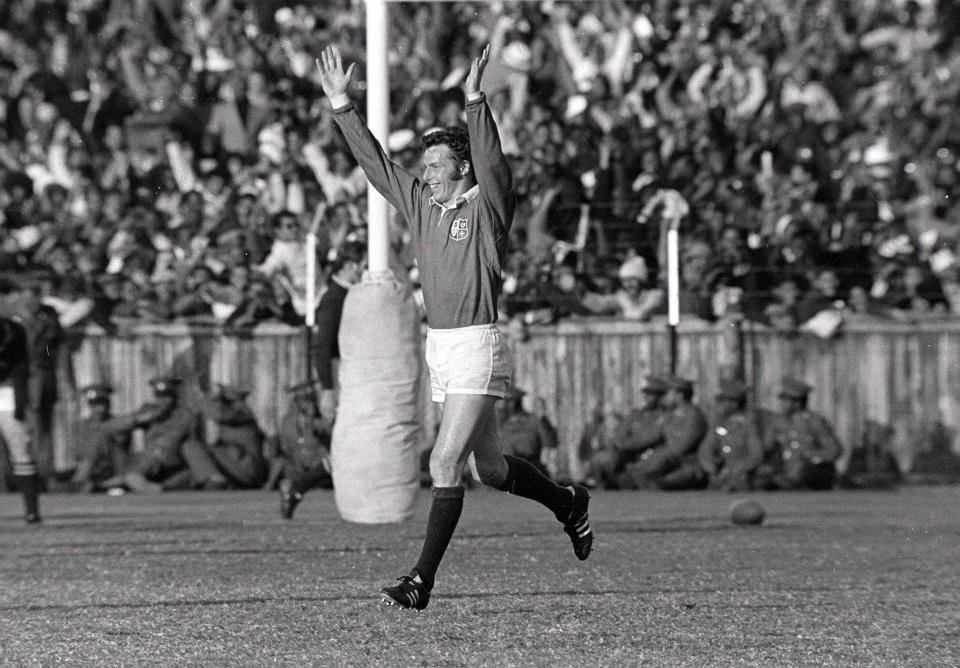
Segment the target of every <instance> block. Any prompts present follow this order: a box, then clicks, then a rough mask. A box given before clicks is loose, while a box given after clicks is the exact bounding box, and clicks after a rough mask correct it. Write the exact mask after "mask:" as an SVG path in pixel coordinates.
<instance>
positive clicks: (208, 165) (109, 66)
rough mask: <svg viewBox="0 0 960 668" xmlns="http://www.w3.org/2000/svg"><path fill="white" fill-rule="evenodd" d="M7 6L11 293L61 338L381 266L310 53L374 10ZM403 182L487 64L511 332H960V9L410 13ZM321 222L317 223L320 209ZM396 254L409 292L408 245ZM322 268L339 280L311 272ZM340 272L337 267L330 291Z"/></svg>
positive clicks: (159, 4) (393, 66) (280, 304)
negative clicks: (314, 244)
mask: <svg viewBox="0 0 960 668" xmlns="http://www.w3.org/2000/svg"><path fill="white" fill-rule="evenodd" d="M288 2H289V4H288V3H285V2H281V1H278V0H260V1H258V2H252V1H244V0H206V1H204V0H190V1H183V0H12V1H11V2H6V3H3V5H2V7H0V26H2V29H0V178H2V185H3V187H2V192H0V212H2V213H0V218H2V220H0V272H15V273H17V274H19V275H21V276H23V275H28V274H29V275H33V276H35V277H36V280H35V285H36V288H37V291H38V294H39V296H40V297H41V298H42V299H43V301H44V302H45V303H46V304H47V305H48V306H50V307H52V308H53V309H54V310H55V311H56V312H57V314H58V316H59V318H60V323H61V325H63V326H65V327H74V326H84V325H90V324H93V323H96V324H98V325H100V326H102V327H105V328H108V329H110V328H117V327H118V326H120V325H123V324H124V323H128V322H169V321H187V322H191V323H211V324H220V325H223V326H225V327H228V328H229V327H236V328H241V329H242V328H244V327H249V326H252V325H255V324H256V323H258V322H260V321H263V320H275V321H281V322H287V323H290V324H296V323H298V322H300V321H301V319H302V317H303V313H304V312H305V310H306V308H307V306H306V302H305V295H306V290H305V285H306V283H305V282H306V276H305V265H306V261H305V253H304V240H303V239H304V233H305V231H306V230H308V229H310V228H311V227H312V228H313V229H316V230H317V231H318V234H319V237H320V245H319V254H320V257H321V260H322V261H324V262H327V261H332V260H334V259H335V258H336V256H337V253H338V252H339V249H341V248H342V247H343V244H345V243H348V242H351V241H356V242H359V243H363V242H364V235H365V215H366V204H365V197H366V184H365V181H364V179H363V177H362V174H361V173H360V172H359V170H358V169H357V167H356V164H355V163H354V162H353V160H352V158H351V156H350V154H349V151H347V150H346V149H345V146H344V144H343V141H342V139H341V138H340V136H339V134H338V130H337V129H336V127H335V125H334V124H333V122H332V118H331V113H330V106H329V102H328V101H327V100H325V99H324V98H323V96H322V93H321V92H320V88H319V85H318V82H317V78H316V70H315V68H314V57H315V56H316V54H318V53H319V51H320V49H321V47H322V46H324V45H326V44H329V43H336V44H337V45H339V47H340V49H341V50H342V51H343V52H344V54H345V59H346V60H348V61H356V62H357V63H358V64H359V66H360V72H358V76H356V77H355V80H356V81H357V90H356V91H355V95H354V97H355V98H356V99H357V101H358V102H360V103H361V104H362V103H363V97H364V95H363V94H364V90H363V86H364V84H363V82H364V80H365V77H364V74H363V64H364V59H365V47H364V3H363V2H359V1H357V2H350V1H349V0H326V1H324V2H314V3H303V4H297V3H296V2H295V0H288ZM389 12H390V25H391V29H390V32H389V34H390V48H389V64H390V72H391V76H390V82H391V109H392V110H393V112H392V118H391V119H390V123H391V128H392V132H391V134H390V136H389V140H388V142H387V143H388V146H389V149H390V150H391V152H392V153H393V155H394V156H395V158H396V159H397V160H399V161H401V162H403V163H404V164H408V165H410V166H411V167H413V168H416V159H417V157H418V155H417V150H416V149H417V137H418V136H419V134H420V133H422V132H423V131H424V130H427V129H429V128H431V127H435V126H438V125H446V124H451V123H456V122H458V121H459V120H460V118H461V115H462V112H463V94H462V90H461V88H460V85H461V83H462V80H463V77H464V76H465V74H466V71H467V66H468V64H469V62H470V58H472V57H474V56H475V55H476V54H477V53H478V52H479V49H480V47H481V45H482V44H484V43H490V44H491V45H492V62H491V63H490V66H489V68H488V71H487V74H486V76H485V79H484V84H485V89H486V92H487V95H488V99H489V101H490V103H491V106H492V107H493V109H494V112H495V114H496V116H497V119H498V123H499V126H500V128H501V133H502V141H503V145H504V148H505V152H506V153H507V154H508V156H509V157H510V159H511V160H512V164H513V170H514V176H515V181H516V185H517V188H518V194H519V198H520V199H519V206H518V210H517V216H516V220H515V223H514V232H513V239H512V241H513V243H512V247H511V248H512V250H511V254H510V256H509V259H508V263H507V267H506V271H505V276H504V297H503V313H504V315H505V316H506V317H509V318H518V319H521V320H523V321H525V322H528V323H530V322H543V321H552V320H554V319H556V318H558V317H566V316H580V317H589V316H593V315H612V316H619V317H625V318H632V319H639V320H644V319H649V318H652V317H657V315H658V314H660V313H663V312H664V311H665V304H664V301H665V300H664V298H663V291H662V289H661V286H662V285H663V273H664V264H665V263H664V252H663V239H664V237H665V235H664V230H665V229H666V228H667V227H668V226H670V225H678V226H679V229H680V234H681V238H682V240H683V241H682V247H681V259H682V263H681V267H682V268H681V288H682V292H681V309H682V312H683V313H685V314H686V315H685V317H697V318H701V319H704V320H714V319H716V318H721V317H724V316H726V315H727V314H730V313H739V314H744V315H746V317H749V318H751V319H753V320H755V321H759V322H763V323H766V324H768V325H771V326H774V327H780V328H785V329H795V328H797V327H799V326H801V325H804V324H805V323H807V324H809V323H810V322H811V318H812V317H813V316H816V315H818V314H823V312H824V311H826V312H828V313H830V314H833V318H826V319H825V320H823V319H821V321H816V320H814V321H815V323H816V324H815V325H812V326H815V327H817V328H819V329H818V331H821V330H823V329H824V328H825V329H826V330H827V331H829V330H831V328H832V327H833V326H834V324H833V323H835V319H836V318H837V317H843V318H860V319H872V318H898V319H919V318H931V317H948V316H950V315H954V314H957V313H960V272H958V269H960V261H958V255H960V246H958V241H960V239H958V234H957V229H958V227H957V225H956V218H957V205H956V202H958V201H960V197H958V195H960V179H958V171H960V132H958V129H957V128H956V120H955V119H956V114H955V113H954V109H955V107H956V103H957V102H958V97H960V48H958V45H960V41H958V39H957V32H956V30H955V26H956V25H957V24H958V22H960V11H958V10H957V8H956V6H955V3H953V2H950V1H949V0H843V1H841V0H800V1H796V2H786V1H785V0H710V1H704V0H646V1H618V0H613V1H610V2H563V1H553V0H546V1H545V2H482V3H471V2H462V3H397V4H390V5H389ZM321 205H323V206H321ZM390 233H391V244H392V248H393V249H394V251H395V258H393V260H394V262H395V264H396V266H397V268H398V269H399V270H400V272H401V274H406V275H409V276H410V277H411V280H412V281H414V283H415V281H416V275H417V274H416V268H415V266H414V264H413V260H412V258H411V257H410V255H409V252H408V249H407V247H406V245H405V239H406V236H405V231H404V229H403V224H402V221H399V220H393V221H391V225H390ZM322 266H323V265H322ZM322 280H323V273H322V272H321V286H320V288H321V291H322V287H323V286H322Z"/></svg>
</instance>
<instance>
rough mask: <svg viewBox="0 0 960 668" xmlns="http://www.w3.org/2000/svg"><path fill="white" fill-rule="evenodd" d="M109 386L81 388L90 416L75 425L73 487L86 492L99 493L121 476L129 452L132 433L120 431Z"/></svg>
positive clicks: (96, 385) (71, 482) (99, 385)
mask: <svg viewBox="0 0 960 668" xmlns="http://www.w3.org/2000/svg"><path fill="white" fill-rule="evenodd" d="M111 394H113V388H112V387H110V386H109V385H104V384H95V385H88V386H87V387H84V388H81V389H80V395H81V397H83V400H84V401H86V403H87V406H88V408H89V410H90V414H89V415H88V416H87V417H85V418H82V419H81V420H78V421H77V423H76V425H75V426H74V438H75V439H76V440H75V441H74V443H75V448H76V453H77V467H76V469H75V470H74V472H73V476H72V477H71V479H70V484H71V487H73V488H74V489H76V490H79V491H84V492H94V491H99V490H102V489H105V488H104V485H103V483H104V482H106V481H108V480H110V479H111V478H114V477H115V476H117V475H119V474H121V473H122V472H123V471H124V469H125V468H126V463H127V456H128V455H129V451H130V432H129V431H124V430H122V429H118V423H117V422H116V421H115V420H114V418H113V417H112V416H111V414H110V395H111Z"/></svg>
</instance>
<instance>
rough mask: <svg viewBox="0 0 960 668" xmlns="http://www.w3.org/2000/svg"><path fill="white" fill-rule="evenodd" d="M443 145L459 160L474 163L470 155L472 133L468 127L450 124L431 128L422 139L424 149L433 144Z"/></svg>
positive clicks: (421, 146) (421, 144)
mask: <svg viewBox="0 0 960 668" xmlns="http://www.w3.org/2000/svg"><path fill="white" fill-rule="evenodd" d="M441 145H445V146H447V147H448V148H449V149H450V152H451V153H453V157H454V158H456V159H457V162H469V163H470V164H471V165H472V164H473V159H472V158H471V157H470V135H469V134H468V133H467V130H466V128H463V127H460V126H458V125H448V126H447V127H445V128H437V129H435V130H430V131H428V132H427V133H426V134H424V135H423V137H422V138H421V139H420V148H421V149H422V150H424V151H426V150H427V149H428V148H430V147H431V146H441Z"/></svg>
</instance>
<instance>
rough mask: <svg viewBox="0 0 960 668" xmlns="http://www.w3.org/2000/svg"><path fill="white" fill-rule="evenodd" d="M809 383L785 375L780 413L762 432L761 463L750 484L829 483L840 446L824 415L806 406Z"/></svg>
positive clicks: (788, 486) (805, 486) (819, 485)
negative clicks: (762, 455) (763, 434)
mask: <svg viewBox="0 0 960 668" xmlns="http://www.w3.org/2000/svg"><path fill="white" fill-rule="evenodd" d="M811 389H812V388H811V387H810V386H809V385H807V384H806V383H804V382H802V381H799V380H797V379H795V378H785V379H784V380H783V385H782V388H781V390H780V394H779V399H780V409H781V412H780V415H778V416H777V417H776V418H775V419H774V420H772V422H771V424H770V428H769V429H768V430H767V433H766V434H765V436H764V453H765V455H764V463H763V464H762V465H761V467H760V469H758V471H757V474H756V476H755V481H754V485H755V486H756V487H758V488H760V489H814V490H824V489H830V488H831V487H832V486H833V483H834V480H835V478H836V467H835V465H834V462H835V461H836V460H837V459H838V458H839V457H840V455H841V454H842V452H843V448H842V446H841V445H840V441H838V440H837V437H836V435H835V434H834V432H833V428H832V427H831V426H830V423H829V422H827V419H826V418H824V417H823V416H822V415H819V414H818V413H815V412H813V411H811V410H809V409H808V408H807V399H808V397H809V394H810V391H811Z"/></svg>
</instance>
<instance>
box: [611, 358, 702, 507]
mask: <svg viewBox="0 0 960 668" xmlns="http://www.w3.org/2000/svg"><path fill="white" fill-rule="evenodd" d="M664 381H665V382H666V385H667V391H666V392H665V393H664V395H663V398H662V399H661V400H660V404H661V406H663V408H664V410H665V415H664V420H663V443H662V445H657V446H655V447H653V448H652V449H651V450H650V451H649V454H648V455H647V456H646V457H645V458H642V459H641V460H640V461H637V462H635V463H633V464H630V465H628V466H627V470H626V473H627V476H625V478H626V479H627V481H628V484H630V485H632V486H635V487H636V488H638V489H648V488H651V487H654V488H659V489H665V490H677V489H702V488H703V487H704V486H705V485H706V476H705V475H704V474H703V472H702V471H701V470H700V465H699V464H698V463H697V447H698V446H699V445H700V441H701V440H702V439H703V437H704V435H705V434H706V433H707V418H706V416H704V414H703V411H701V410H700V409H699V408H698V407H697V406H695V405H694V404H693V403H692V400H693V382H692V381H689V380H687V379H685V378H679V377H677V376H674V375H668V376H664Z"/></svg>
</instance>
